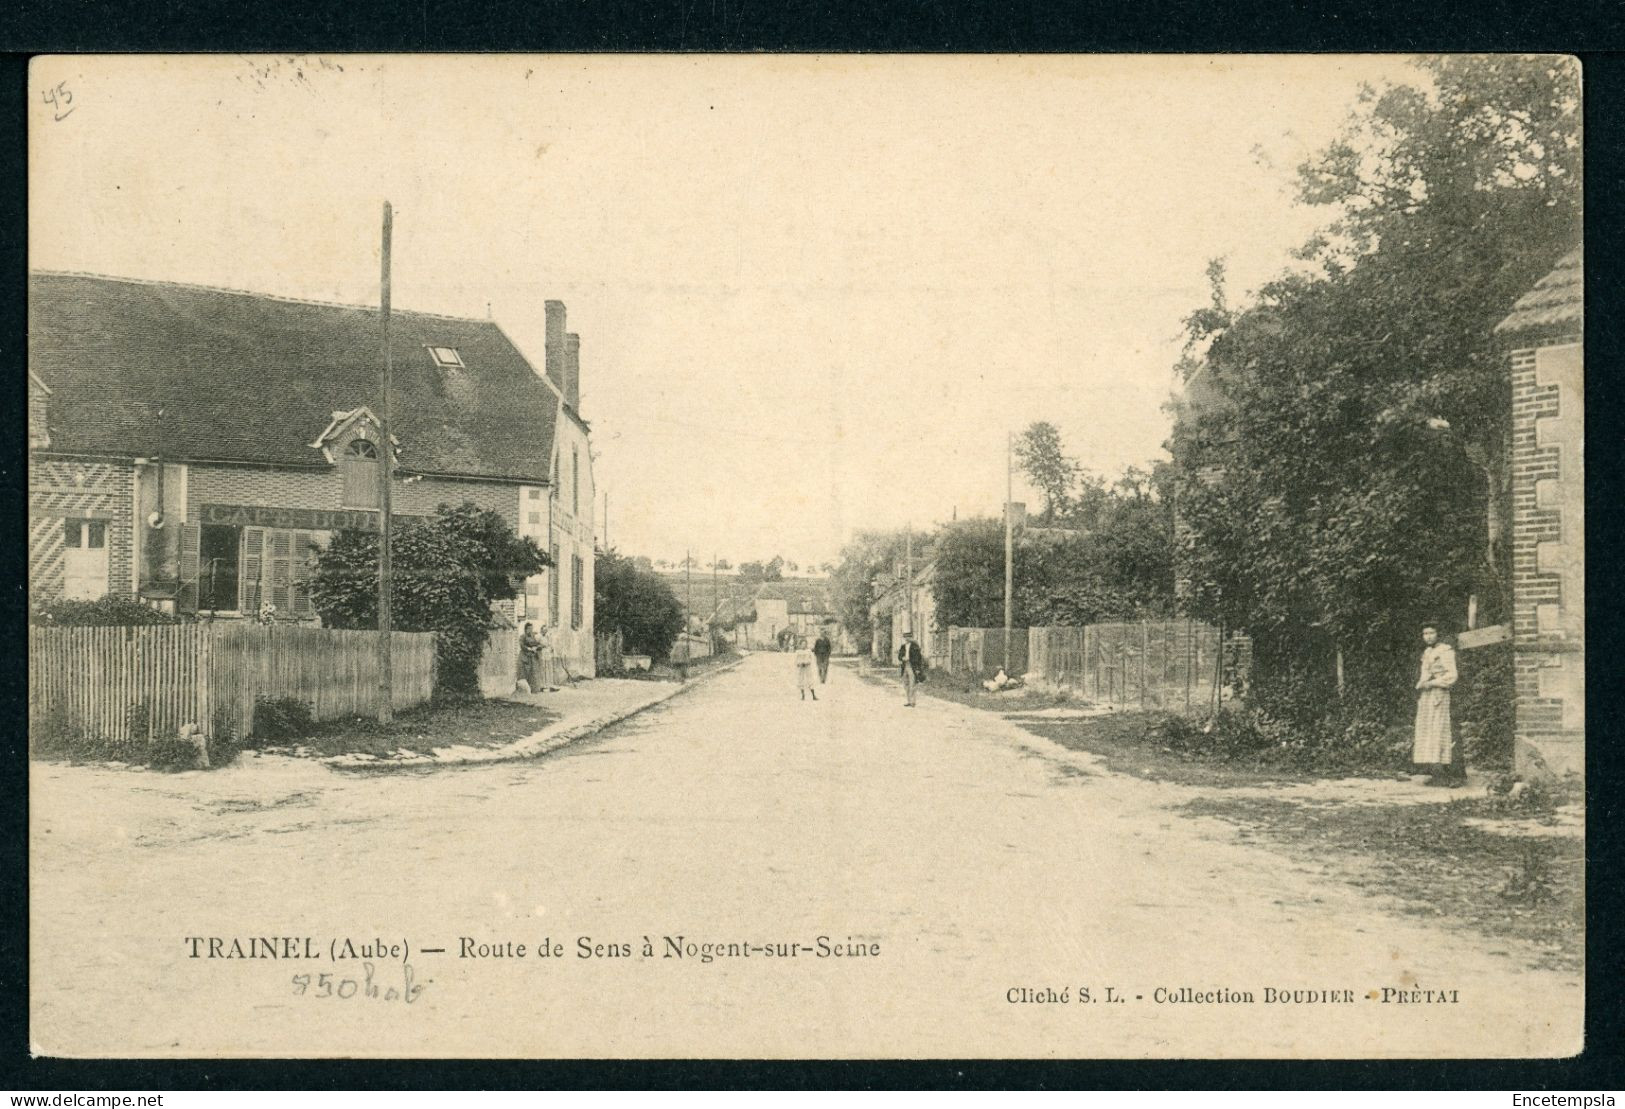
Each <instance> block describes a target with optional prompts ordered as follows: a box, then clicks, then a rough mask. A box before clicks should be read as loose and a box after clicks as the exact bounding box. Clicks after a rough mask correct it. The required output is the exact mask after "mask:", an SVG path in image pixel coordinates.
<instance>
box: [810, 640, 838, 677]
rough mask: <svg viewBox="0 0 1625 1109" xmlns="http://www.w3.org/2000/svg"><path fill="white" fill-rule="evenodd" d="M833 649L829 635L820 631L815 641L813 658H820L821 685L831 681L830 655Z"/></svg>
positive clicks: (819, 675)
mask: <svg viewBox="0 0 1625 1109" xmlns="http://www.w3.org/2000/svg"><path fill="white" fill-rule="evenodd" d="M832 649H833V648H831V647H830V645H829V635H828V634H827V633H825V632H823V631H820V632H819V633H818V639H817V640H816V641H814V643H813V658H815V659H817V660H818V684H819V685H823V684H825V683H826V682H828V681H829V656H830V651H831V650H832Z"/></svg>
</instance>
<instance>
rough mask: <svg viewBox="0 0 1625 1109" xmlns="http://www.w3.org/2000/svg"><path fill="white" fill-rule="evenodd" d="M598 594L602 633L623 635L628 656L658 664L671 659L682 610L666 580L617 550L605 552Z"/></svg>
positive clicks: (597, 570)
mask: <svg viewBox="0 0 1625 1109" xmlns="http://www.w3.org/2000/svg"><path fill="white" fill-rule="evenodd" d="M593 592H594V597H593V623H594V625H595V626H596V628H597V630H598V631H600V632H617V631H618V632H620V633H621V640H622V645H621V649H622V651H624V652H625V653H626V654H629V655H648V656H649V657H650V658H651V659H655V660H657V661H659V660H664V659H666V658H668V657H670V655H671V647H672V644H673V643H674V642H676V640H677V633H678V632H680V631H682V630H683V606H682V605H681V604H680V603H679V602H678V600H677V594H676V593H675V592H674V591H673V590H672V587H671V586H670V585H669V584H667V582H666V580H665V579H664V578H662V577H661V576H660V575H659V574H655V573H651V572H650V571H648V570H643V569H640V568H639V567H638V565H637V564H636V563H635V562H634V561H633V560H632V559H630V558H627V557H626V556H624V555H621V554H618V553H617V552H616V551H615V550H614V549H610V550H603V551H599V552H598V554H597V561H596V564H595V566H594V569H593Z"/></svg>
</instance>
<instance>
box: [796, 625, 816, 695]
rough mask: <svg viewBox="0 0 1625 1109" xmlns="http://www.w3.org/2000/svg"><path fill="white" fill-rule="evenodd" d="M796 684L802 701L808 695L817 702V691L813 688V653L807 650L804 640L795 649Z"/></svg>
mask: <svg viewBox="0 0 1625 1109" xmlns="http://www.w3.org/2000/svg"><path fill="white" fill-rule="evenodd" d="M796 684H797V685H798V686H799V687H800V688H801V699H802V700H803V701H805V700H806V699H807V694H809V693H811V694H812V699H813V700H815V701H816V700H818V690H817V689H816V688H814V686H813V653H812V651H810V650H809V649H808V648H807V641H806V640H805V639H803V640H801V642H800V645H799V646H798V647H797V648H796Z"/></svg>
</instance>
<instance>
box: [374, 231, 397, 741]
mask: <svg viewBox="0 0 1625 1109" xmlns="http://www.w3.org/2000/svg"><path fill="white" fill-rule="evenodd" d="M394 225H395V213H394V211H393V210H392V209H391V208H390V206H389V201H387V200H386V201H384V238H383V252H382V264H381V269H382V273H381V280H380V287H379V308H380V311H379V327H380V330H381V332H382V336H383V338H382V341H383V347H384V377H383V398H382V408H383V411H382V412H380V413H379V420H380V423H381V425H382V426H381V427H380V428H379V429H378V431H379V439H380V440H381V442H380V444H379V448H380V454H381V456H382V457H381V458H380V462H379V466H378V509H379V511H378V517H379V520H378V523H379V532H378V723H380V724H388V723H391V722H392V721H394V719H395V683H394V658H393V654H392V652H391V650H390V647H391V644H390V632H391V630H392V628H391V624H392V615H393V614H392V613H391V612H390V607H389V600H390V587H391V586H392V585H393V583H394V567H393V566H391V565H390V562H391V555H392V554H393V552H392V551H391V550H390V546H391V544H390V534H389V532H390V526H391V522H392V521H391V516H392V513H391V511H390V509H391V505H390V485H391V483H392V478H393V477H394V471H395V453H394V451H392V450H391V449H390V437H389V423H390V417H391V415H392V413H391V412H390V403H391V400H392V398H391V396H390V386H391V384H392V383H391V381H390V378H391V377H392V376H393V373H394V368H395V367H394V358H393V353H392V352H391V350H390V347H389V251H390V238H391V237H392V235H393V232H394Z"/></svg>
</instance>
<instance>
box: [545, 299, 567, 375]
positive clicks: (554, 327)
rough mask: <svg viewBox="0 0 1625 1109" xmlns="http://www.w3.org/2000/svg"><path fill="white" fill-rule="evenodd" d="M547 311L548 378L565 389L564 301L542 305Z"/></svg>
mask: <svg viewBox="0 0 1625 1109" xmlns="http://www.w3.org/2000/svg"><path fill="white" fill-rule="evenodd" d="M542 307H543V309H544V310H545V311H546V313H547V338H546V339H545V340H544V342H543V346H542V357H543V362H544V364H545V366H546V369H547V379H548V380H549V381H551V382H552V383H553V384H554V385H556V386H558V389H559V392H561V393H563V392H564V391H565V386H564V381H565V371H564V301H562V300H549V301H546V302H545V303H544V304H543V305H542Z"/></svg>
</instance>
